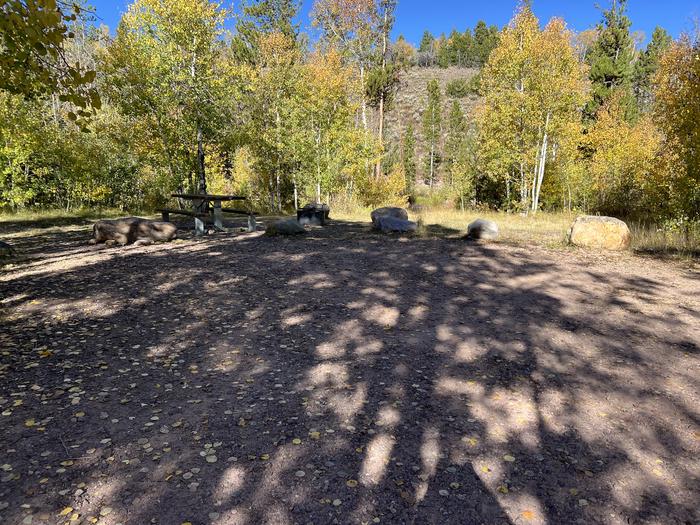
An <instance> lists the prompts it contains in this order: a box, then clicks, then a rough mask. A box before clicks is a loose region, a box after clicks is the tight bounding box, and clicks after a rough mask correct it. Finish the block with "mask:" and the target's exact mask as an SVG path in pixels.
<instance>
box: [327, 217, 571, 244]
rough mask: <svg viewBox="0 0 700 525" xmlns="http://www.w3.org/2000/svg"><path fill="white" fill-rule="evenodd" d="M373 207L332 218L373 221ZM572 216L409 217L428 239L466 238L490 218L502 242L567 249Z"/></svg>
mask: <svg viewBox="0 0 700 525" xmlns="http://www.w3.org/2000/svg"><path fill="white" fill-rule="evenodd" d="M371 211H372V210H371V209H370V208H355V209H340V210H337V211H336V210H333V211H332V212H331V217H332V218H334V219H338V220H342V221H352V222H369V221H370V213H371ZM574 217H575V216H574V215H570V214H568V213H538V214H537V215H530V216H528V217H525V216H522V215H519V214H513V213H504V212H489V211H487V212H484V211H470V210H467V211H464V212H462V211H460V210H450V209H441V208H429V209H424V210H422V211H421V212H417V213H413V212H409V218H410V219H411V220H413V221H418V222H419V223H420V224H422V228H421V230H422V231H423V232H424V234H425V235H428V236H438V237H440V236H443V235H444V236H450V235H466V233H467V225H468V224H469V223H470V222H472V221H474V220H476V219H478V218H482V219H489V220H492V221H494V222H496V224H498V227H499V230H500V241H501V242H506V243H512V244H538V245H542V246H564V245H565V242H566V232H567V231H568V229H569V227H570V226H571V223H572V221H573V219H574Z"/></svg>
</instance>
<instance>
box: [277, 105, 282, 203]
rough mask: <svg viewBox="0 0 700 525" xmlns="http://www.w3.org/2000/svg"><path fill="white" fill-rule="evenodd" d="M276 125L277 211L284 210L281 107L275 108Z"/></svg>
mask: <svg viewBox="0 0 700 525" xmlns="http://www.w3.org/2000/svg"><path fill="white" fill-rule="evenodd" d="M275 125H276V132H277V166H276V167H275V183H276V187H275V188H276V194H277V211H282V192H281V189H280V178H281V175H280V172H281V171H282V158H281V152H280V150H281V149H282V117H280V112H279V109H275Z"/></svg>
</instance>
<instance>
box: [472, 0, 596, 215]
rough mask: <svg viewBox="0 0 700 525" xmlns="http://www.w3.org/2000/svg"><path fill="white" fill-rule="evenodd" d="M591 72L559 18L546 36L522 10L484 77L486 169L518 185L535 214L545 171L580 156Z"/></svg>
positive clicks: (482, 122)
mask: <svg viewBox="0 0 700 525" xmlns="http://www.w3.org/2000/svg"><path fill="white" fill-rule="evenodd" d="M585 74H586V71H585V69H584V67H583V66H582V65H581V63H580V62H579V60H578V58H577V55H576V52H575V50H574V48H573V46H572V35H571V32H570V31H568V30H567V29H566V26H565V24H564V22H563V21H562V20H560V19H557V18H553V19H552V20H550V22H549V23H548V24H547V25H546V27H545V28H544V30H540V28H539V21H538V20H537V18H536V17H535V15H534V14H533V13H532V10H531V9H530V7H529V5H528V4H527V3H526V4H523V5H521V7H520V9H519V11H518V12H517V13H516V15H515V17H514V18H513V20H511V22H510V24H509V25H508V27H506V28H505V29H504V30H503V32H502V34H501V37H500V41H499V45H498V47H497V48H496V49H494V51H493V52H492V53H491V56H490V58H489V61H488V62H487V64H486V66H485V68H484V70H483V71H482V74H481V89H482V91H483V92H484V94H485V96H484V98H483V101H482V104H481V107H480V108H479V111H478V120H479V128H480V142H481V148H482V149H483V152H484V161H485V163H486V165H485V167H484V169H485V172H486V173H489V174H491V176H492V177H496V178H498V179H501V180H503V181H504V182H505V186H506V188H505V189H506V199H507V200H509V198H510V195H511V191H510V185H511V182H512V181H513V180H514V179H515V180H516V181H518V180H519V185H520V202H521V207H522V208H523V209H527V208H528V203H529V208H530V209H531V210H532V211H533V212H536V211H537V209H538V207H539V200H540V194H541V191H542V184H543V181H544V177H545V174H546V172H547V166H548V165H550V166H552V165H554V164H555V163H557V162H560V161H561V160H562V159H563V158H566V156H567V154H570V153H571V151H572V149H573V150H575V146H574V144H575V138H576V137H577V136H578V128H577V125H578V122H579V120H580V110H581V107H582V106H583V103H584V100H585V98H584V96H585V93H586V81H585Z"/></svg>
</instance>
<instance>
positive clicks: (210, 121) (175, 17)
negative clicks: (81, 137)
mask: <svg viewBox="0 0 700 525" xmlns="http://www.w3.org/2000/svg"><path fill="white" fill-rule="evenodd" d="M225 16H226V12H225V11H224V10H222V9H221V8H220V7H219V6H218V4H214V3H212V2H210V1H209V0H136V2H134V3H133V4H132V5H131V6H130V7H129V10H128V11H127V13H126V14H125V15H124V16H123V17H122V20H121V22H120V23H119V27H118V28H117V33H116V36H115V38H114V41H113V43H112V45H111V46H110V48H109V53H108V56H107V58H106V62H105V69H106V71H107V73H108V74H109V76H110V80H111V82H110V83H109V90H110V96H111V97H112V98H113V99H114V100H115V101H116V102H117V103H118V104H119V105H120V107H121V109H122V111H123V112H124V113H125V114H127V115H133V116H139V117H145V118H149V119H151V120H152V123H153V128H154V131H155V133H156V137H157V139H158V140H159V141H160V143H161V144H162V147H163V151H164V154H165V157H166V158H167V159H168V161H167V163H168V165H169V166H170V171H171V175H172V177H173V183H175V184H177V185H180V186H181V185H182V184H183V182H184V180H185V178H186V177H187V175H190V174H191V172H192V171H194V172H195V173H196V174H197V177H196V183H194V181H192V180H191V185H192V186H196V188H197V189H198V191H200V192H202V193H204V192H206V189H207V183H206V172H205V143H206V142H207V140H211V139H213V137H214V136H215V134H216V132H217V124H218V123H220V121H221V120H228V119H227V117H228V115H229V113H228V112H227V111H226V107H227V104H228V103H229V102H234V100H235V97H233V96H231V97H230V98H229V95H231V92H230V91H228V90H229V89H230V88H231V87H232V86H235V84H236V82H235V77H234V76H233V74H232V73H233V70H232V69H231V68H230V67H228V66H227V65H226V63H225V61H223V60H220V59H221V58H222V57H223V54H222V53H223V47H222V46H221V40H220V38H221V36H222V35H223V34H224V20H225ZM192 145H193V146H194V148H192ZM193 149H194V152H195V153H194V155H191V153H192V151H193ZM193 158H194V162H192V159H193ZM184 172H189V173H184Z"/></svg>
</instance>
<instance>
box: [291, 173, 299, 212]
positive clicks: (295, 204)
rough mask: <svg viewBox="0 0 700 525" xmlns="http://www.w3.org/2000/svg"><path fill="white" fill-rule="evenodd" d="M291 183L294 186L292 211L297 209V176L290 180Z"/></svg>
mask: <svg viewBox="0 0 700 525" xmlns="http://www.w3.org/2000/svg"><path fill="white" fill-rule="evenodd" d="M292 183H293V184H294V209H295V210H298V209H299V193H298V192H297V176H296V174H295V175H294V177H293V178H292Z"/></svg>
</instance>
